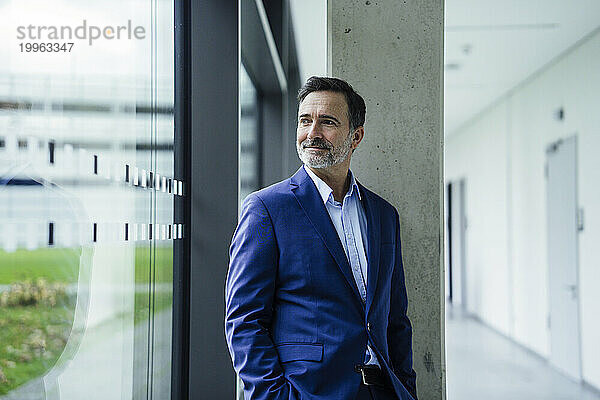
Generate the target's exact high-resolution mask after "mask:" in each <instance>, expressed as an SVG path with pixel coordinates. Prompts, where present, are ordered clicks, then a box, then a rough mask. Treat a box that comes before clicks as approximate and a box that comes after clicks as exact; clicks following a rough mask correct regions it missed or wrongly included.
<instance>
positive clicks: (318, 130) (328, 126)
mask: <svg viewBox="0 0 600 400" xmlns="http://www.w3.org/2000/svg"><path fill="white" fill-rule="evenodd" d="M359 141H360V140H359ZM357 145H358V142H356V144H355V143H354V141H353V134H352V132H350V121H349V119H348V105H347V104H346V98H345V97H344V95H343V94H342V93H337V92H328V91H320V92H312V93H309V94H308V96H306V97H305V98H304V101H302V103H301V104H300V106H299V107H298V128H297V131H296V150H297V151H298V156H299V157H300V160H302V162H303V163H304V164H305V165H307V166H308V167H312V168H328V167H331V166H332V165H335V164H338V163H340V162H342V161H344V160H346V158H347V157H348V155H349V154H350V150H352V149H354V148H356V146H357Z"/></svg>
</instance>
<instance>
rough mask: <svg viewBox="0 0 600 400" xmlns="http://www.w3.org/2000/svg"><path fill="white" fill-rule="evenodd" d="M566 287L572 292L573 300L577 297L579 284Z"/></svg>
mask: <svg viewBox="0 0 600 400" xmlns="http://www.w3.org/2000/svg"><path fill="white" fill-rule="evenodd" d="M565 289H567V290H568V291H570V292H571V298H572V299H573V300H575V299H576V298H577V285H565Z"/></svg>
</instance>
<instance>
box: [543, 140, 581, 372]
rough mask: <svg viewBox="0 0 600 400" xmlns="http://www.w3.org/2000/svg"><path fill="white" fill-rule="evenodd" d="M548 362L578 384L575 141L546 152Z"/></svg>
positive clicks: (562, 143) (553, 145) (558, 143)
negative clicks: (548, 297) (548, 307)
mask: <svg viewBox="0 0 600 400" xmlns="http://www.w3.org/2000/svg"><path fill="white" fill-rule="evenodd" d="M546 178H547V180H546V200H547V215H546V219H547V222H548V224H547V229H548V234H547V240H548V243H547V244H548V268H549V292H548V293H549V296H550V302H549V304H550V321H549V325H550V363H551V364H552V365H553V366H554V367H556V368H557V369H558V370H560V371H561V372H563V373H565V374H566V375H568V376H570V377H571V378H573V379H575V380H577V381H580V380H581V351H580V344H579V338H580V335H579V283H578V273H577V270H578V266H577V235H578V233H577V232H578V231H577V207H578V206H577V139H576V137H575V136H573V137H570V138H568V139H565V140H560V141H558V142H556V143H553V144H552V145H550V146H548V148H547V150H546Z"/></svg>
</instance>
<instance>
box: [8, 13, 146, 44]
mask: <svg viewBox="0 0 600 400" xmlns="http://www.w3.org/2000/svg"><path fill="white" fill-rule="evenodd" d="M145 38H146V29H145V28H144V27H143V26H140V25H137V26H133V23H132V22H131V20H127V24H126V25H117V26H111V25H104V26H98V25H89V24H88V21H87V20H85V19H84V20H83V22H82V23H81V25H77V26H75V27H73V26H69V25H62V26H55V25H28V26H24V25H21V26H17V39H18V40H24V41H32V40H36V41H42V42H44V41H54V42H56V41H67V40H74V39H80V40H87V43H88V45H89V46H92V45H93V44H94V42H95V41H97V40H143V39H145Z"/></svg>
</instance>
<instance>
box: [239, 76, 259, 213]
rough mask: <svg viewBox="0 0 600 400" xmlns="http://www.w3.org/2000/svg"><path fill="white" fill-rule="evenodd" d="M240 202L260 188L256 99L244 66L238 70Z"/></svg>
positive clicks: (254, 90) (252, 85)
mask: <svg viewBox="0 0 600 400" xmlns="http://www.w3.org/2000/svg"><path fill="white" fill-rule="evenodd" d="M240 108H241V118H240V202H241V201H243V200H244V199H245V198H246V196H248V195H249V194H250V193H252V192H254V191H255V190H258V189H259V188H260V186H259V185H260V182H259V171H260V169H259V165H260V164H259V163H260V157H259V155H260V141H259V135H258V129H259V118H258V115H259V114H258V97H257V93H256V89H255V87H254V84H253V83H252V80H251V79H250V76H248V73H247V72H246V68H244V65H243V64H242V65H241V68H240Z"/></svg>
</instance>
